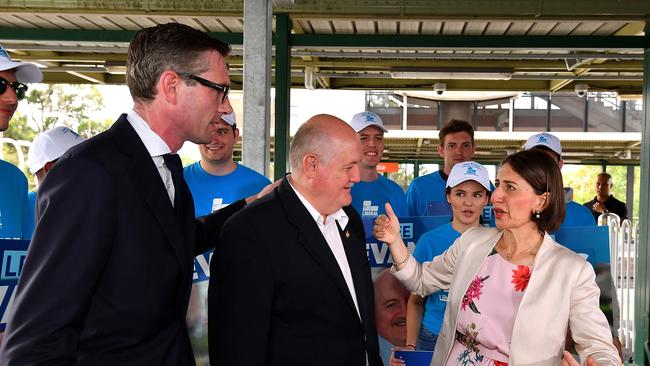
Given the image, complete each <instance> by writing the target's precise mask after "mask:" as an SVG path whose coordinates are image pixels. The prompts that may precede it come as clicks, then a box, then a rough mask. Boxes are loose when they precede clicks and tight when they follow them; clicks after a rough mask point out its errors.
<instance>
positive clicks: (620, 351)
mask: <svg viewBox="0 0 650 366" xmlns="http://www.w3.org/2000/svg"><path fill="white" fill-rule="evenodd" d="M613 341H614V347H616V350H617V351H618V357H620V358H621V360H622V359H623V345H622V344H621V340H620V339H619V338H618V336H614V340H613Z"/></svg>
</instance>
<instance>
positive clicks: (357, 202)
mask: <svg viewBox="0 0 650 366" xmlns="http://www.w3.org/2000/svg"><path fill="white" fill-rule="evenodd" d="M350 125H351V126H352V128H354V130H355V131H356V132H357V135H358V136H359V140H360V141H361V161H360V163H359V174H360V176H361V181H360V182H358V183H355V184H354V186H352V192H351V194H352V206H353V207H354V208H355V209H357V211H358V212H359V214H360V215H361V217H362V218H375V217H377V216H378V215H380V214H384V213H386V212H385V209H384V204H385V203H386V202H390V205H391V206H392V207H393V210H394V211H395V214H396V215H397V216H398V217H403V216H408V210H407V208H406V200H405V196H404V190H403V189H402V187H400V186H399V185H398V184H397V183H395V182H393V181H392V180H390V179H388V178H386V177H384V176H383V175H381V174H379V173H378V172H377V164H379V162H380V161H381V158H382V156H383V155H384V133H385V132H388V130H386V128H385V127H384V122H383V121H382V119H381V117H379V116H378V115H377V114H375V113H372V112H361V113H357V114H355V115H354V116H353V117H352V120H351V121H350Z"/></svg>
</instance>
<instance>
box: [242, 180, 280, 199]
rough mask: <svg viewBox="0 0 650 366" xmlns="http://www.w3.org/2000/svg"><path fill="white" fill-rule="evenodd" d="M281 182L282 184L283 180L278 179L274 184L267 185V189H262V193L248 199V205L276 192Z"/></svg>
mask: <svg viewBox="0 0 650 366" xmlns="http://www.w3.org/2000/svg"><path fill="white" fill-rule="evenodd" d="M280 182H282V179H278V180H276V181H275V182H273V183H271V184H267V185H266V187H264V188H262V190H261V191H260V193H258V194H256V195H254V196H250V197H248V198H246V204H249V203H251V202H253V201H255V200H257V199H260V198H262V197H264V196H266V195H267V194H269V193H271V191H272V190H274V189H275V187H277V186H279V185H280Z"/></svg>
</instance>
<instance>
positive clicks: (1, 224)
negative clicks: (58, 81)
mask: <svg viewBox="0 0 650 366" xmlns="http://www.w3.org/2000/svg"><path fill="white" fill-rule="evenodd" d="M42 79H43V74H42V73H41V70H40V69H39V68H38V67H36V65H34V64H31V63H28V62H15V61H12V60H11V57H10V56H9V53H8V52H7V50H5V49H4V47H2V46H0V132H3V131H5V130H7V129H8V128H9V121H11V118H12V117H13V115H14V113H15V112H16V109H17V108H18V102H19V101H21V100H23V98H25V94H26V92H27V85H26V84H25V83H38V82H40V81H41V80H42ZM0 181H1V182H2V184H0V238H12V239H25V238H28V232H29V225H30V222H31V221H30V216H29V215H30V211H29V204H28V200H27V178H26V177H25V174H23V172H21V171H20V169H18V168H17V167H15V166H14V165H13V164H11V163H9V162H6V161H4V160H2V159H0Z"/></svg>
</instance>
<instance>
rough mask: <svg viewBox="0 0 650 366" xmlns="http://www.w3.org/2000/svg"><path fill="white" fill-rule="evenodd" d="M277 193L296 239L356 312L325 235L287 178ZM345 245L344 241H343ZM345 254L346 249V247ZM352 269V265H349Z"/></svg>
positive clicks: (355, 312)
mask: <svg viewBox="0 0 650 366" xmlns="http://www.w3.org/2000/svg"><path fill="white" fill-rule="evenodd" d="M278 193H279V197H280V200H281V201H282V205H283V206H284V208H285V211H286V213H287V220H288V221H289V222H290V223H291V224H293V225H294V226H295V227H296V229H297V230H298V241H299V243H300V245H302V246H303V247H304V248H305V250H306V251H307V252H308V253H309V254H310V255H311V256H312V258H313V259H314V261H315V262H316V263H318V265H319V266H320V267H321V268H322V269H323V271H324V272H325V273H326V274H327V275H328V277H329V278H330V279H331V280H332V282H334V284H335V285H336V287H337V288H338V290H339V292H340V293H341V296H343V298H344V300H345V302H346V303H347V304H348V306H349V307H350V310H351V311H353V312H354V314H357V309H356V307H355V306H354V301H353V300H352V295H351V294H350V290H349V289H348V285H347V284H346V282H345V279H344V278H343V273H342V272H341V268H340V267H339V265H338V262H337V261H336V258H335V257H334V254H333V253H332V250H331V249H330V247H329V245H328V244H327V241H326V240H325V237H323V234H322V233H321V231H320V229H319V228H318V225H317V224H316V222H315V221H314V219H313V218H312V217H311V215H310V214H309V211H307V208H306V207H305V206H304V205H303V204H302V202H301V201H300V199H299V198H298V196H297V195H296V193H295V192H294V191H293V188H291V186H290V185H289V182H288V181H287V178H285V179H284V180H283V181H282V183H281V184H280V186H279V187H278ZM343 246H344V247H345V242H343ZM346 255H347V249H346ZM348 263H349V259H348ZM350 269H352V266H350ZM357 318H358V317H357Z"/></svg>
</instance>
